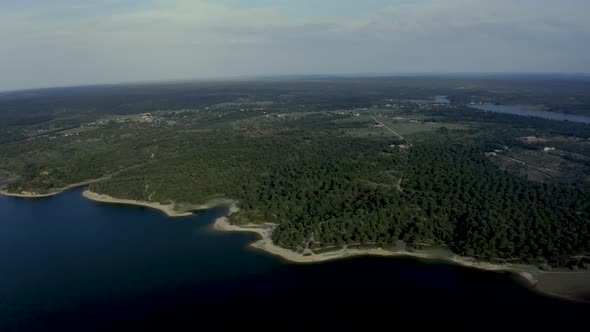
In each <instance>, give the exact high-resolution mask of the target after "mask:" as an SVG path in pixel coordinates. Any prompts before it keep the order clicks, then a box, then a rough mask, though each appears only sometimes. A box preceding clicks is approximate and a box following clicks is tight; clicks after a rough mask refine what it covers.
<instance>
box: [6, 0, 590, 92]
mask: <svg viewBox="0 0 590 332" xmlns="http://www.w3.org/2000/svg"><path fill="white" fill-rule="evenodd" d="M62 1H65V0H62ZM326 1H329V0H326ZM66 2H67V1H66ZM132 2H133V3H132ZM268 3H272V5H269V4H268ZM287 3H289V4H293V2H289V1H287V0H276V1H266V2H265V6H260V5H259V6H252V5H250V6H248V5H247V3H246V2H245V3H244V5H241V6H237V5H235V4H232V3H230V2H219V1H208V0H196V1H188V0H171V1H163V0H154V1H151V2H149V3H146V2H145V1H143V2H137V3H135V2H134V1H131V2H130V1H124V0H121V1H114V0H110V1H107V0H105V1H98V0H94V1H89V2H85V3H83V5H80V6H78V7H68V8H69V9H68V10H69V11H67V12H64V11H63V10H62V9H64V8H65V7H60V5H59V4H57V5H54V6H50V5H47V4H45V5H38V6H34V7H33V8H31V7H19V8H15V9H14V8H10V9H8V10H0V38H1V39H2V40H3V43H2V45H1V46H0V54H2V58H3V59H2V61H1V62H0V89H13V88H21V87H32V86H51V85H64V84H67V85H69V84H84V83H98V82H114V81H133V80H152V79H175V78H203V77H216V76H235V75H256V74H264V75H267V74H290V73H293V74H298V73H326V74H332V73H355V72H356V73H361V72H366V73H369V72H371V73H392V72H458V71H461V72H465V71H570V72H571V71H578V72H588V71H590V60H589V59H588V57H587V56H586V54H587V53H588V50H589V46H587V45H586V43H585V41H587V40H589V39H590V23H589V21H588V20H587V19H586V17H584V16H585V13H587V12H588V10H590V2H588V1H585V0H562V1H559V2H557V1H550V0H535V1H533V0H520V1H518V2H517V1H510V0H494V1H489V0H422V1H415V2H402V3H399V2H398V1H395V4H394V2H392V5H389V6H383V7H382V8H381V9H377V10H373V11H372V12H370V14H367V15H362V16H361V15H358V16H357V17H353V18H352V19H351V18H350V17H349V16H346V17H344V16H343V17H341V18H338V17H336V18H333V17H332V18H331V19H330V20H327V19H326V20H322V19H318V18H310V17H303V16H301V17H300V16H297V15H294V14H293V13H292V12H290V10H289V8H290V7H289V6H287V5H286V4H287ZM338 3H339V2H334V5H337V4H338ZM62 5H63V4H62ZM0 6H2V5H0ZM63 6H65V5H63ZM322 8H324V10H329V6H328V9H325V6H324V7H322ZM0 9H1V8H0ZM326 16H329V15H326Z"/></svg>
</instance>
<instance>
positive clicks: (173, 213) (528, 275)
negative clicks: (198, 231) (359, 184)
mask: <svg viewBox="0 0 590 332" xmlns="http://www.w3.org/2000/svg"><path fill="white" fill-rule="evenodd" d="M96 181H98V180H89V181H85V182H81V183H76V184H72V185H69V186H67V187H65V188H62V189H59V190H56V191H55V192H52V193H48V194H36V195H27V194H26V193H20V194H15V193H7V192H5V191H4V190H0V194H2V195H6V196H13V197H24V198H42V197H48V196H54V195H58V194H60V193H63V192H64V191H66V190H69V189H73V188H77V187H81V186H84V185H87V184H90V183H93V182H96ZM82 196H84V197H85V198H87V199H89V200H92V201H95V202H99V203H108V204H122V205H135V206H142V207H147V208H152V209H156V210H160V211H161V212H163V213H165V214H166V215H167V216H169V217H185V216H190V215H192V214H193V213H192V212H191V211H198V210H206V209H211V208H213V207H217V206H226V207H228V209H229V212H228V214H227V215H226V216H223V217H220V218H217V219H216V220H215V221H214V223H213V225H212V229H213V230H216V231H230V232H251V233H256V234H258V235H259V236H260V237H261V239H259V240H257V241H255V242H252V243H250V246H251V247H253V248H256V249H259V250H263V251H266V252H267V253H269V254H272V255H275V256H279V257H281V258H282V259H284V260H286V261H289V262H292V263H299V264H309V263H320V262H326V261H331V260H338V259H345V258H352V257H360V256H380V257H413V258H418V259H424V260H431V261H442V262H448V263H452V264H456V265H459V266H463V267H467V268H474V269H479V270H485V271H491V272H508V273H511V274H513V275H515V276H517V277H518V278H519V279H520V280H521V281H524V282H525V284H526V285H527V286H528V287H529V288H531V289H533V290H535V291H537V292H539V293H541V294H543V295H546V296H551V297H555V298H560V299H565V300H569V301H576V302H584V303H588V301H585V300H581V299H579V298H577V297H575V296H572V295H563V294H560V293H556V292H550V291H547V290H545V289H543V288H541V287H537V283H538V280H537V278H536V277H537V276H538V275H539V274H542V273H543V271H541V270H539V269H538V268H536V267H533V266H530V265H520V266H515V265H512V264H494V263H489V262H483V261H477V260H475V259H474V258H471V257H464V256H457V255H453V256H449V257H445V256H441V255H433V254H431V253H428V252H423V251H422V252H421V251H411V252H410V251H406V250H399V251H393V250H387V249H383V248H367V249H349V248H343V249H339V250H333V251H327V252H323V253H319V254H316V253H310V254H309V255H304V254H302V253H298V252H295V251H293V250H290V249H287V248H283V247H280V246H278V245H276V244H274V243H273V242H272V237H271V234H272V227H274V226H275V224H271V223H261V224H253V223H250V224H245V225H235V224H231V223H230V222H229V219H228V217H229V216H230V215H232V214H234V213H237V212H239V211H240V209H239V207H238V206H237V202H236V201H235V200H231V199H213V200H211V201H209V202H207V203H205V204H201V205H191V206H190V210H188V209H185V210H179V209H178V207H177V205H176V204H174V203H171V204H162V203H159V202H148V201H139V200H131V199H121V198H116V197H112V196H109V195H106V194H99V193H96V192H93V191H91V190H89V189H86V190H84V192H83V193H82ZM261 225H264V226H266V227H261Z"/></svg>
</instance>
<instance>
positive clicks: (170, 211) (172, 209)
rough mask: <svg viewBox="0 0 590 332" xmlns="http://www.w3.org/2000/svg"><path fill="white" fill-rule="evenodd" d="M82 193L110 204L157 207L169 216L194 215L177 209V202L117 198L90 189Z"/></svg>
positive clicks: (96, 200) (94, 199) (91, 198)
mask: <svg viewBox="0 0 590 332" xmlns="http://www.w3.org/2000/svg"><path fill="white" fill-rule="evenodd" d="M82 195H83V196H84V197H86V198H88V199H90V200H93V201H95V202H100V203H110V204H128V205H137V206H143V207H147V208H151V209H157V210H160V211H162V212H164V213H165V214H166V215H167V216H169V217H186V216H190V215H192V213H191V212H181V211H177V210H176V205H175V204H168V205H165V204H161V203H159V202H147V201H136V200H132V199H121V198H115V197H112V196H109V195H104V194H99V193H95V192H93V191H90V190H84V192H83V193H82Z"/></svg>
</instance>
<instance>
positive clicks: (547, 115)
mask: <svg viewBox="0 0 590 332" xmlns="http://www.w3.org/2000/svg"><path fill="white" fill-rule="evenodd" d="M467 106H468V107H471V108H475V109H478V110H482V111H487V112H494V113H503V114H512V115H521V116H532V117H538V118H543V119H549V120H557V121H571V122H581V123H588V124H590V116H583V115H574V114H565V113H556V112H544V111H535V110H532V109H531V108H530V107H526V106H505V105H494V104H473V105H472V104H469V105H467Z"/></svg>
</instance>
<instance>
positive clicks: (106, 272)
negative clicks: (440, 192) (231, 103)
mask: <svg viewBox="0 0 590 332" xmlns="http://www.w3.org/2000/svg"><path fill="white" fill-rule="evenodd" d="M225 213H226V210H225V209H224V208H215V209H211V210H208V211H204V212H202V213H199V214H198V215H195V216H191V217H182V218H167V217H165V216H164V215H163V214H161V213H159V212H158V211H154V210H149V209H145V208H141V207H134V206H121V205H105V204H99V203H95V202H92V201H89V200H86V199H84V198H83V197H81V191H80V190H72V191H68V192H66V193H64V194H61V195H58V196H54V197H49V198H43V199H35V200H30V199H18V198H12V197H4V196H0V331H3V332H6V331H95V330H96V331H117V330H123V331H132V330H141V331H146V330H160V331H173V330H178V329H179V328H181V327H182V328H183V330H184V329H185V328H186V329H188V330H192V331H197V330H208V329H205V328H204V327H205V326H208V324H215V325H216V326H217V327H218V328H221V329H220V330H223V327H224V326H225V325H228V324H229V325H232V324H234V323H238V324H241V325H242V327H243V328H247V329H249V328H255V327H257V326H260V325H262V326H266V327H267V328H269V329H272V330H275V331H283V330H285V329H289V328H291V329H292V328H295V327H302V328H307V327H309V326H311V325H309V324H311V323H312V322H313V324H324V325H326V326H330V327H332V328H334V327H339V326H341V327H344V328H347V327H348V328H350V327H352V326H353V325H351V324H362V326H364V327H365V328H367V327H369V326H379V325H382V324H393V325H391V326H401V325H400V324H405V323H413V324H418V325H415V326H424V324H425V323H426V322H432V323H436V324H438V326H441V325H440V324H443V323H448V324H451V325H452V326H454V327H460V326H462V324H463V325H465V326H469V325H468V324H471V323H470V322H472V321H480V322H481V321H485V322H486V327H489V326H490V325H493V324H494V323H497V324H505V323H507V322H510V324H515V323H518V322H520V323H521V324H523V325H525V326H527V327H529V328H530V327H531V326H533V327H534V326H542V327H547V326H549V325H547V324H552V323H555V324H559V326H561V327H563V326H564V324H566V325H567V324H571V325H573V326H577V324H582V323H583V322H584V321H585V320H586V318H587V317H588V316H587V315H586V314H587V313H590V307H588V306H586V305H581V304H576V303H570V302H567V301H562V300H558V299H552V298H548V297H544V296H542V295H539V294H537V293H535V292H533V291H532V290H530V289H528V288H527V287H525V286H524V285H523V284H521V283H520V282H517V281H515V279H514V278H513V277H512V276H510V275H508V274H505V273H492V272H484V271H479V270H474V269H467V268H463V267H458V266H454V265H450V264H445V263H440V262H439V263H435V262H423V261H418V260H414V259H409V258H408V259H401V258H368V257H367V258H355V259H348V260H341V261H334V262H329V263H322V264H311V265H296V264H290V263H287V262H284V261H282V260H280V259H278V258H276V257H273V256H270V255H267V254H265V253H264V252H260V251H256V250H253V249H250V248H249V247H248V244H249V243H250V242H252V241H253V240H255V239H256V235H254V234H247V233H225V232H216V231H213V230H211V225H212V223H213V221H214V220H215V219H216V218H218V217H220V216H222V215H224V214H225ZM332 312H336V314H331V313H332ZM416 315H419V316H421V317H422V319H418V320H416V318H415V317H416ZM313 326H315V327H317V326H318V325H313ZM511 326H514V325H511Z"/></svg>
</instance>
